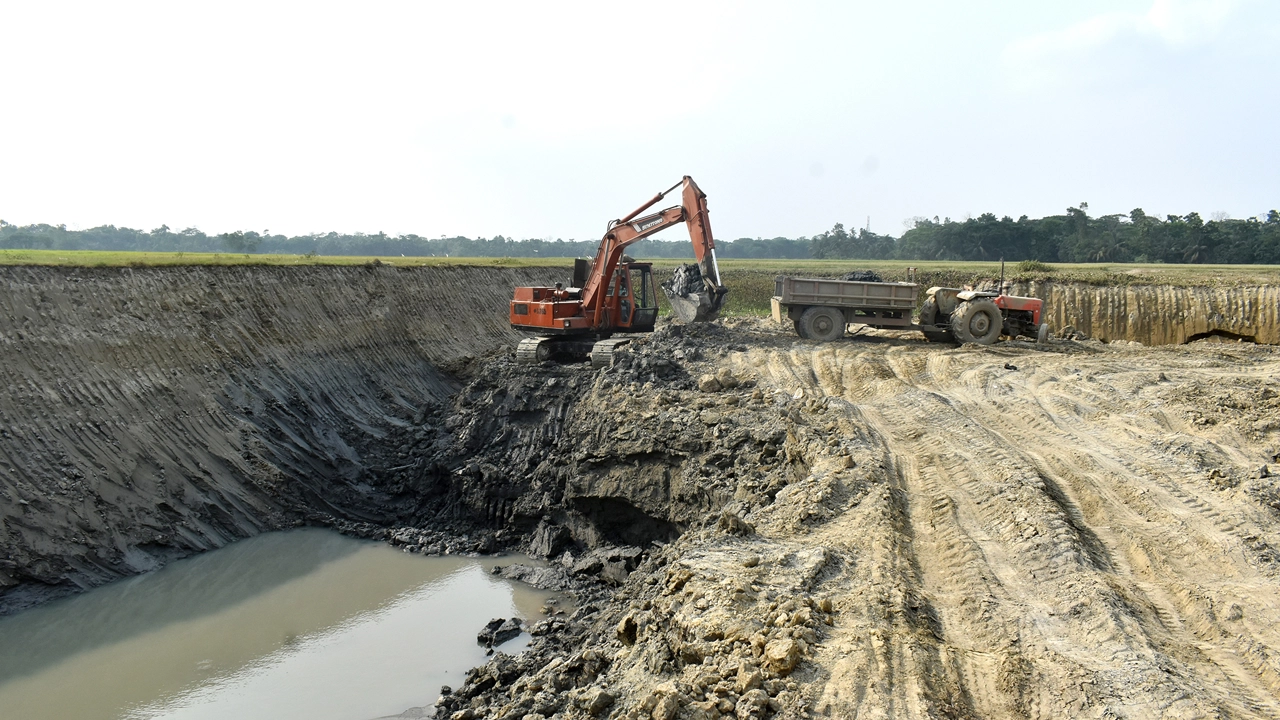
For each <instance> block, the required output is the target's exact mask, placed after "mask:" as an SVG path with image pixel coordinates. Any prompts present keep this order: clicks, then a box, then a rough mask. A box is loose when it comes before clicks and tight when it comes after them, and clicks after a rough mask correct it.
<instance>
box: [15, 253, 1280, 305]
mask: <svg viewBox="0 0 1280 720" xmlns="http://www.w3.org/2000/svg"><path fill="white" fill-rule="evenodd" d="M372 262H379V263H382V264H385V265H391V266H396V267H441V266H453V265H468V266H479V267H564V268H566V270H567V269H568V268H569V266H570V265H571V264H572V261H571V260H570V259H569V258H461V257H456V258H448V257H376V258H375V257H359V256H347V255H341V256H335V255H330V256H324V255H319V256H311V255H257V254H253V255H246V254H235V253H161V252H97V251H89V250H72V251H69V250H0V265H56V266H66V267H157V266H183V265H271V266H297V265H363V264H366V263H372ZM682 262H687V261H683V260H675V259H659V260H655V261H654V267H655V269H656V270H657V273H658V276H659V278H665V277H666V275H667V273H668V271H670V269H671V268H674V267H675V266H676V265H679V264H681V263H682ZM909 267H914V268H916V282H917V283H919V284H920V285H921V289H922V290H923V289H924V288H928V287H930V286H933V285H940V286H950V287H960V286H963V285H967V284H972V283H974V282H977V281H980V280H983V279H989V278H998V277H999V276H1000V263H999V262H933V261H920V262H906V261H895V260H871V261H858V260H721V261H720V268H721V275H722V277H721V279H722V280H723V281H724V284H725V285H726V286H727V287H729V289H730V292H729V297H728V299H727V302H726V305H725V308H724V311H725V313H726V314H728V315H759V314H767V313H768V312H769V298H770V296H772V295H773V281H774V277H775V276H777V275H781V274H789V275H807V276H813V277H835V276H838V275H842V274H844V273H846V272H850V271H852V270H875V271H876V272H878V273H880V275H881V276H883V277H884V279H885V280H891V281H892V280H905V279H906V274H907V268H909ZM1045 267H1047V269H1026V270H1020V269H1019V266H1018V264H1016V263H1010V264H1008V265H1007V266H1006V268H1005V275H1006V277H1007V278H1009V279H1012V280H1041V281H1058V282H1083V283H1088V284H1091V285H1177V286H1201V285H1207V286H1223V285H1274V284H1280V266H1276V265H1163V264H1149V265H1131V264H1119V263H1098V264H1065V263H1055V264H1053V265H1049V266H1045ZM566 279H567V277H566ZM659 300H660V302H661V304H662V306H663V308H664V311H665V308H666V302H665V298H659Z"/></svg>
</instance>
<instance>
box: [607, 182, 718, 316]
mask: <svg viewBox="0 0 1280 720" xmlns="http://www.w3.org/2000/svg"><path fill="white" fill-rule="evenodd" d="M681 186H684V190H683V192H682V194H681V199H682V202H681V204H680V205H677V206H675V207H670V208H667V209H666V210H663V211H661V212H657V213H653V214H651V215H645V216H643V217H638V216H639V215H640V213H643V212H644V211H646V210H648V209H649V208H651V207H653V206H654V205H656V204H658V203H659V202H661V201H662V199H663V198H664V197H666V195H667V194H668V193H670V192H671V191H672V190H675V189H676V188H678V187H681ZM682 222H683V223H685V224H686V225H687V226H688V228H689V239H690V240H691V241H692V242H693V252H694V256H695V257H696V258H697V260H698V268H699V270H700V271H701V273H702V277H703V279H704V281H705V282H706V283H708V284H709V285H710V286H711V287H709V288H708V293H707V295H708V297H709V298H713V299H711V300H708V301H707V302H708V303H709V304H713V305H714V308H711V309H709V310H708V311H706V312H703V313H700V315H701V316H700V317H699V318H698V319H700V320H701V319H710V318H709V317H706V316H707V315H712V316H713V315H714V313H715V312H717V311H718V310H719V305H720V300H721V298H723V297H724V293H725V290H724V288H723V287H721V285H720V268H719V266H718V265H717V264H716V243H715V239H714V238H713V237H712V235H711V224H710V221H709V218H708V216H707V196H706V194H705V193H703V192H702V190H700V189H699V188H698V185H697V184H696V183H694V181H693V178H691V177H689V176H688V175H686V176H684V179H683V180H681V181H680V182H679V183H676V184H675V185H673V186H671V187H670V188H668V189H667V190H666V191H665V192H661V193H658V194H657V195H655V196H653V198H652V199H651V200H649V201H648V202H647V203H645V204H643V205H641V206H640V207H638V208H636V209H635V210H634V211H632V212H631V214H629V215H627V216H626V217H624V218H621V219H619V220H615V221H613V222H611V223H610V224H609V230H608V232H606V233H605V235H604V237H603V238H602V239H601V240H600V247H599V248H598V250H597V251H596V257H595V260H594V261H593V262H592V264H591V270H590V272H588V274H587V282H586V283H585V284H584V286H583V288H582V307H583V310H584V311H585V313H586V314H587V315H588V317H589V318H590V319H591V325H592V327H599V326H600V325H601V324H603V322H604V320H603V314H604V302H603V300H604V294H605V293H606V292H607V291H608V285H609V282H610V280H611V279H612V277H613V271H614V270H615V269H616V268H617V267H618V263H619V262H620V261H621V259H622V254H623V252H624V251H625V250H626V248H627V246H629V245H632V244H633V243H636V242H639V241H640V240H643V239H645V238H647V237H649V236H650V235H655V234H657V233H660V232H662V231H663V230H666V229H667V228H669V227H671V226H672V225H678V224H679V223H682ZM685 319H686V320H689V319H690V318H685Z"/></svg>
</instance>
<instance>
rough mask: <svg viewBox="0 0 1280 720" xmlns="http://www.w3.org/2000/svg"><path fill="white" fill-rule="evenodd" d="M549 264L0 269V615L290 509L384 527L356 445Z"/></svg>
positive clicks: (499, 338)
mask: <svg viewBox="0 0 1280 720" xmlns="http://www.w3.org/2000/svg"><path fill="white" fill-rule="evenodd" d="M563 274H564V272H563V271H557V270H554V269H551V268H522V269H500V268H465V267H458V268H416V269H394V268H389V267H385V266H364V267H302V268H270V267H238V268H232V267H185V268H132V269H130V268H125V269H116V268H112V269H66V268H23V267H5V268H0V388H2V389H3V393H0V528H3V530H2V531H0V532H3V535H2V537H3V543H4V549H5V552H4V554H3V556H0V591H5V590H8V591H9V592H6V593H4V594H3V595H0V610H12V609H15V608H18V607H22V606H24V605H27V604H29V603H31V602H36V601H39V600H40V599H41V598H43V597H48V596H49V595H51V594H57V593H60V592H65V591H68V590H70V589H74V588H83V587H88V586H92V585H96V584H100V583H102V582H104V581H107V580H111V579H114V578H116V577H119V576H121V575H125V574H131V573H135V572H139V571H143V570H147V569H150V568H152V567H155V566H156V565H157V564H159V563H162V562H163V561H164V560H166V559H167V558H171V557H175V556H181V555H186V554H190V553H192V552H196V551H200V550H205V549H209V548H213V547H219V546H222V545H225V544H226V543H228V542H230V541H232V540H234V539H236V538H240V537H245V536H247V535H251V534H255V533H257V532H260V531H262V530H266V529H269V528H276V527H280V526H283V525H288V524H292V523H294V522H296V521H297V520H298V519H299V518H301V517H302V516H303V515H305V514H306V512H313V513H314V512H325V511H328V512H331V513H333V514H335V515H338V516H342V517H346V518H352V519H367V520H375V521H380V522H385V521H388V520H391V519H394V518H396V517H399V516H402V515H404V514H405V513H406V512H408V511H410V510H412V509H413V507H414V506H415V505H416V501H414V500H413V499H412V498H408V497H406V496H405V493H403V492H401V493H400V494H399V495H397V494H396V492H395V491H394V490H392V489H388V488H385V487H377V484H378V483H377V478H374V477H372V476H371V473H370V472H369V471H368V468H367V466H366V463H367V461H366V460H365V459H364V458H363V457H362V454H361V452H360V451H361V450H362V449H363V447H362V445H367V444H369V443H377V442H378V441H380V440H381V439H382V438H384V437H385V436H386V434H387V433H388V432H389V430H390V429H391V428H394V427H399V426H403V425H406V424H410V423H412V420H413V418H414V415H415V413H419V412H421V411H422V410H423V409H424V408H425V407H427V406H428V405H429V404H431V403H438V402H441V401H443V400H445V399H446V398H448V397H449V396H450V395H451V394H452V393H453V392H455V391H456V389H457V384H456V381H455V380H454V379H453V378H452V377H451V376H450V375H449V374H448V369H449V368H450V367H451V366H452V365H453V364H456V363H458V362H459V361H461V360H462V359H463V358H466V357H471V356H477V355H483V354H485V353H487V352H490V351H492V350H493V349H494V348H496V347H498V346H500V345H502V344H504V343H510V342H512V341H513V338H514V337H515V336H514V334H513V333H512V331H511V330H510V329H509V328H508V327H507V324H506V321H505V315H504V314H503V313H502V308H503V307H504V306H505V304H506V303H507V302H508V300H509V297H510V292H511V287H513V286H515V285H519V284H541V283H546V282H548V281H554V280H556V279H563V278H562V277H560V276H561V275H563Z"/></svg>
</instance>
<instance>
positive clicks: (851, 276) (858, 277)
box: [840, 270, 884, 282]
mask: <svg viewBox="0 0 1280 720" xmlns="http://www.w3.org/2000/svg"><path fill="white" fill-rule="evenodd" d="M840 279H841V280H848V281H851V282H884V279H883V278H881V277H880V273H878V272H876V271H875V270H854V271H853V272H848V273H845V274H844V275H841V276H840Z"/></svg>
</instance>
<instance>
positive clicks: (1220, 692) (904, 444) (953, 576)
mask: <svg viewBox="0 0 1280 720" xmlns="http://www.w3.org/2000/svg"><path fill="white" fill-rule="evenodd" d="M748 362H749V363H750V364H751V365H753V366H754V368H755V370H756V371H758V372H761V374H762V375H763V376H765V377H767V378H768V379H769V382H771V383H772V384H773V385H774V386H775V387H777V388H780V389H782V390H784V391H786V392H788V393H797V392H803V393H818V394H820V395H821V396H824V397H827V398H840V399H842V400H844V401H847V403H848V405H847V410H846V413H847V420H848V422H849V423H850V424H851V425H858V426H863V427H866V428H869V429H870V430H871V431H872V434H873V436H874V437H875V438H877V439H878V441H879V442H880V443H882V444H883V446H884V449H885V450H884V453H885V461H884V466H885V479H886V482H888V483H889V484H890V485H891V486H892V485H894V484H895V483H898V484H900V487H901V490H902V493H903V497H904V500H903V508H904V513H905V519H906V523H905V526H904V528H903V529H902V532H903V533H905V534H906V535H907V536H908V541H907V542H906V543H904V544H903V545H902V551H903V552H906V553H908V556H909V557H910V558H911V562H912V564H914V566H916V567H917V568H918V573H917V576H915V577H913V576H911V575H909V574H907V575H903V574H899V575H898V576H897V577H896V578H895V579H894V580H893V582H897V583H914V584H915V585H914V587H913V588H912V589H911V591H910V592H914V593H917V594H919V595H920V596H921V597H923V598H924V599H925V600H927V602H928V603H929V604H930V605H931V607H932V609H933V612H936V614H937V617H938V620H939V627H940V629H941V632H942V635H943V637H942V642H941V643H939V646H940V649H939V652H940V653H941V654H943V655H949V656H954V657H956V658H957V660H956V661H955V666H956V667H957V668H958V669H959V670H958V672H956V673H952V674H953V675H954V676H956V677H958V678H961V679H960V680H958V682H960V683H961V684H962V685H963V686H964V687H961V688H949V689H947V690H945V691H944V692H943V695H945V696H946V697H947V698H954V697H958V696H963V697H967V698H970V699H971V701H972V706H971V708H970V710H971V711H972V712H973V713H974V714H975V715H976V716H980V717H1063V716H1073V715H1081V714H1094V713H1098V712H1104V711H1105V710H1110V711H1111V712H1113V713H1117V714H1120V715H1123V716H1130V717H1197V716H1216V717H1280V703H1278V702H1277V699H1278V698H1280V682H1278V681H1277V680H1278V677H1280V676H1278V675H1277V670H1278V669H1280V667H1278V666H1277V664H1276V662H1277V661H1276V660H1275V655H1276V650H1277V649H1278V648H1280V633H1277V631H1276V630H1274V629H1273V628H1275V627H1277V621H1280V601H1278V600H1277V598H1280V592H1277V591H1278V590H1280V583H1278V582H1277V573H1276V571H1275V566H1274V562H1267V561H1266V559H1265V551H1262V552H1261V553H1256V552H1255V553H1251V551H1250V550H1249V547H1250V542H1251V540H1250V539H1251V538H1253V539H1255V540H1256V539H1257V538H1266V537H1272V538H1274V537H1275V536H1276V530H1277V527H1278V523H1277V522H1276V516H1275V515H1274V514H1271V513H1269V512H1267V510H1266V509H1265V508H1262V507H1260V506H1259V505H1258V504H1257V503H1254V502H1252V501H1250V500H1248V498H1246V497H1245V496H1244V494H1243V493H1240V492H1225V493H1224V492H1222V491H1221V490H1219V489H1216V488H1215V487H1214V486H1213V485H1212V484H1211V482H1210V481H1209V480H1206V479H1205V478H1206V477H1209V476H1210V472H1211V469H1212V468H1218V472H1219V473H1222V474H1225V475H1228V476H1230V475H1238V474H1239V473H1240V472H1241V471H1242V468H1241V465H1242V464H1244V465H1247V464H1248V463H1249V462H1253V461H1256V460H1257V458H1258V457H1260V456H1261V454H1262V448H1260V447H1253V446H1250V445H1248V444H1247V443H1245V444H1233V443H1224V444H1218V443H1216V442H1214V440H1213V439H1211V438H1210V437H1207V436H1206V435H1205V434H1201V433H1196V432H1194V431H1193V430H1192V426H1190V425H1188V424H1187V423H1185V422H1184V421H1182V420H1180V419H1179V417H1178V411H1177V408H1176V407H1174V406H1173V404H1172V403H1170V402H1169V400H1168V398H1169V396H1170V394H1171V393H1174V394H1176V389H1177V388H1180V387H1188V386H1190V387H1198V386H1203V385H1205V384H1212V383H1218V382H1223V381H1224V380H1227V379H1231V378H1238V377H1250V378H1273V377H1275V376H1276V372H1277V371H1278V370H1280V361H1277V359H1276V358H1274V357H1270V356H1267V357H1264V359H1263V360H1262V361H1260V362H1255V365H1254V366H1253V367H1244V366H1241V365H1240V364H1238V362H1236V360H1235V359H1234V358H1229V359H1228V360H1226V361H1224V360H1222V359H1221V358H1215V357H1214V352H1213V351H1211V350H1202V349H1199V348H1197V349H1194V350H1193V349H1185V348H1183V349H1176V350H1172V349H1171V350H1167V351H1166V350H1146V349H1143V350H1139V351H1133V350H1129V349H1127V348H1126V349H1122V350H1121V349H1114V350H1113V349H1110V348H1106V349H1103V350H1102V351H1101V352H1094V353H1069V354H1055V353H1047V352H1034V351H1029V350H1022V349H1017V348H1012V347H1010V348H998V349H986V350H970V349H967V348H966V349H957V350H942V351H939V350H936V349H933V348H929V346H921V345H917V344H914V343H898V344H892V343H875V342H872V343H857V342H855V343H839V344H832V345H827V346H822V347H814V346H805V345H798V346H797V347H796V348H795V349H793V350H792V351H791V352H789V353H778V352H769V351H763V350H760V351H753V353H751V357H750V358H749V360H748ZM1006 363H1009V364H1016V365H1018V366H1019V368H1020V369H1019V370H1009V369H1006V368H1005V365H1006ZM1143 366H1147V367H1153V368H1154V367H1158V368H1159V369H1160V370H1162V371H1164V374H1161V373H1160V372H1159V371H1156V370H1154V369H1135V368H1142V367H1143ZM1170 377H1172V378H1174V379H1172V380H1171V379H1169V378H1170ZM1218 435H1219V436H1224V437H1227V439H1229V440H1231V441H1238V440H1239V436H1238V433H1237V434H1232V433H1229V432H1218ZM1219 439H1221V438H1219ZM1169 448H1172V451H1170V450H1169ZM864 503H865V501H864ZM824 533H825V535H826V536H827V537H826V540H825V542H828V543H830V542H833V538H839V537H842V536H843V537H844V538H845V544H846V545H847V546H848V548H849V550H848V551H849V552H850V553H853V554H855V555H856V554H857V553H858V552H859V550H858V548H859V546H860V544H861V542H860V541H864V540H865V537H864V536H865V534H866V530H865V524H862V525H860V524H859V522H853V521H847V520H846V519H845V518H844V517H840V518H836V519H834V520H833V521H832V522H831V523H830V524H829V526H828V528H827V529H826V530H824ZM858 591H859V592H863V590H861V589H859V590H858ZM1226 617H1231V618H1233V619H1231V620H1227V619H1224V618H1226ZM842 624H843V623H838V625H842ZM850 632H852V634H853V635H855V636H856V635H858V634H859V630H857V629H855V630H848V629H844V630H842V629H837V631H836V633H834V634H833V641H832V642H833V643H835V644H840V643H841V642H843V641H842V640H840V638H841V637H842V636H843V635H844V634H848V633H850ZM887 642H889V643H890V644H893V643H895V642H899V644H900V641H895V639H893V638H889V639H888V641H887ZM947 674H948V673H946V672H942V673H940V675H941V676H946V675H947ZM935 675H939V673H938V672H935ZM871 682H874V678H872V677H871V676H870V675H868V674H866V673H863V674H861V675H858V674H856V673H843V674H842V673H837V672H833V673H832V675H831V678H830V680H829V683H828V690H827V692H826V696H825V697H826V698H827V699H828V704H827V708H828V710H829V711H830V712H833V713H835V714H842V715H848V716H858V717H861V716H874V715H875V714H876V712H873V711H872V709H873V707H875V706H873V705H869V704H867V703H865V702H861V701H857V702H851V701H848V700H845V699H844V698H864V697H866V696H867V692H866V691H865V690H858V689H853V690H850V689H849V688H848V687H844V686H847V685H850V684H853V685H855V686H856V685H858V684H860V683H871ZM943 685H945V683H943ZM907 686H908V684H906V683H902V684H900V686H899V687H898V689H897V690H896V691H895V692H898V693H908V694H909V693H910V690H909V689H908V687H907ZM865 687H869V686H865V685H864V688H865ZM929 700H930V698H924V699H923V700H917V703H916V704H917V706H920V703H921V702H923V703H924V704H925V706H927V705H928V703H929ZM933 700H934V701H937V700H938V698H933ZM903 702H904V698H899V703H898V705H897V706H896V707H901V706H903ZM934 706H935V707H937V706H939V705H938V704H937V702H935V703H934ZM820 707H821V706H820ZM879 707H880V708H881V709H883V708H884V707H887V706H885V705H884V704H883V703H882V704H880V705H879ZM908 715H909V713H901V712H896V711H895V712H888V713H887V714H885V715H884V716H885V717H907V716H908Z"/></svg>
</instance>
